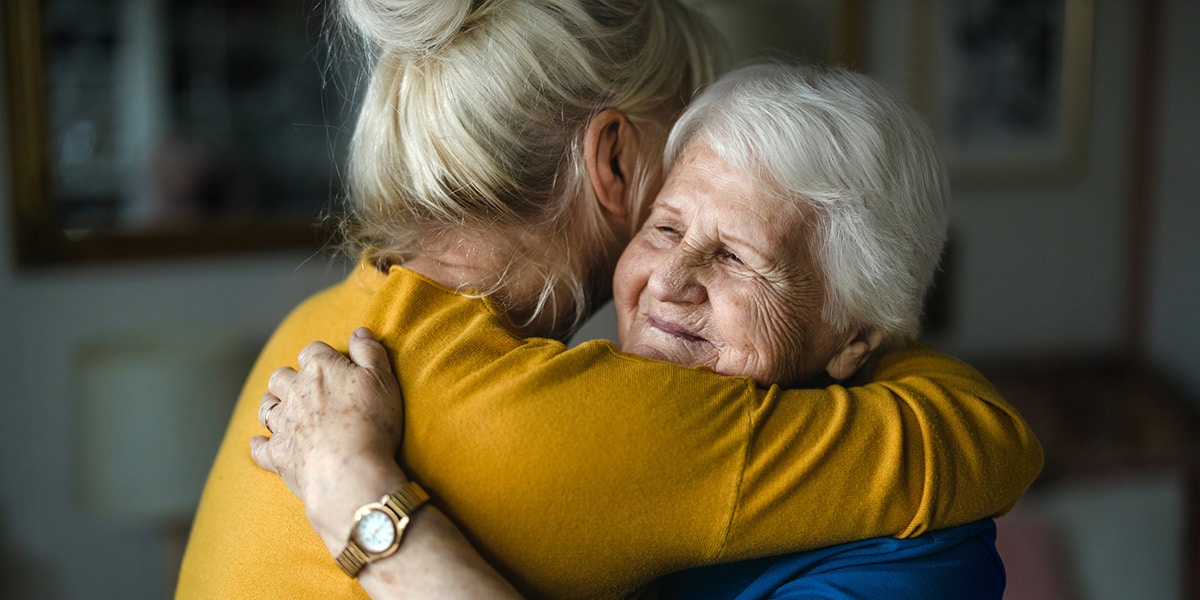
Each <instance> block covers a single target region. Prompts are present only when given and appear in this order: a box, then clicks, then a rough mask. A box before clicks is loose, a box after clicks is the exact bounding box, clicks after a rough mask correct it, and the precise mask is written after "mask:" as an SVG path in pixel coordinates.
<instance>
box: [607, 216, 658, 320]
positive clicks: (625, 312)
mask: <svg viewBox="0 0 1200 600" xmlns="http://www.w3.org/2000/svg"><path fill="white" fill-rule="evenodd" d="M649 264H650V257H649V254H648V250H647V249H646V248H645V243H644V242H640V241H639V238H637V237H635V238H634V239H633V241H632V242H630V244H629V247H628V248H626V249H625V252H624V253H623V254H621V259H620V260H619V261H617V269H616V272H615V273H614V274H613V305H614V307H615V308H616V310H617V326H618V329H619V330H620V331H624V329H625V328H626V327H627V326H628V325H631V324H632V323H631V322H630V319H631V317H632V316H633V315H634V314H635V313H636V312H637V305H638V298H639V297H640V296H641V293H642V290H644V289H645V288H646V282H647V281H648V280H649V269H648V265H649Z"/></svg>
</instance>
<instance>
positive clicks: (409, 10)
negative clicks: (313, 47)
mask: <svg viewBox="0 0 1200 600" xmlns="http://www.w3.org/2000/svg"><path fill="white" fill-rule="evenodd" d="M494 4H496V2H494V1H488V0H484V1H482V2H478V1H473V0H341V5H342V13H343V15H344V16H345V18H346V20H347V21H348V22H349V24H350V25H351V26H352V27H353V28H354V29H355V30H357V31H358V33H359V34H360V35H362V36H363V37H364V38H366V39H367V40H368V41H370V42H371V43H372V44H374V45H375V46H376V47H377V48H378V49H380V50H382V51H383V52H385V53H393V52H398V53H402V54H417V55H420V54H428V53H430V52H434V51H436V50H437V49H438V48H439V47H441V46H442V45H444V44H446V43H447V42H449V41H450V40H452V39H453V38H454V37H455V36H456V35H458V33H459V32H461V31H462V30H463V29H465V28H466V27H467V26H468V25H469V24H470V23H471V22H472V21H473V20H475V19H476V18H478V16H479V15H480V13H482V12H484V10H485V9H486V7H488V6H490V5H494Z"/></svg>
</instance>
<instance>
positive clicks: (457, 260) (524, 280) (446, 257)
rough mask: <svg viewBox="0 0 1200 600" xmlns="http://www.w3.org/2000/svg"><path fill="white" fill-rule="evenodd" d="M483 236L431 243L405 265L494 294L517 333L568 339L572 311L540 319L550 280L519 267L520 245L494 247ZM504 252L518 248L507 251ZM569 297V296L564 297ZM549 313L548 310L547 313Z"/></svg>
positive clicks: (448, 236) (455, 284)
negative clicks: (538, 309)
mask: <svg viewBox="0 0 1200 600" xmlns="http://www.w3.org/2000/svg"><path fill="white" fill-rule="evenodd" d="M493 239H494V238H491V237H489V236H484V235H480V234H479V232H477V231H473V232H463V234H462V235H457V234H444V235H441V236H438V239H437V240H433V241H432V242H431V243H427V244H426V250H425V251H423V252H422V253H420V254H418V255H416V256H414V257H412V258H411V259H409V260H407V261H405V262H404V266H405V267H406V268H408V269H411V270H413V271H415V272H417V273H420V274H422V275H424V276H425V277H428V278H430V279H432V280H433V281H436V282H438V283H439V284H441V285H443V286H446V287H448V288H452V289H460V290H479V291H482V292H485V293H488V294H489V295H490V297H491V298H492V299H493V300H494V301H496V302H497V303H498V304H499V305H500V306H501V307H502V308H503V309H504V310H505V312H507V313H508V316H509V319H510V320H511V321H512V323H513V326H514V329H515V330H516V332H517V333H518V334H519V335H522V336H525V337H548V338H562V337H563V336H565V333H564V330H565V329H566V327H565V323H564V322H568V321H569V319H570V317H571V316H572V315H573V313H571V311H570V310H569V309H568V310H560V311H558V313H559V314H558V317H559V318H557V319H555V318H554V315H551V314H543V315H539V316H538V317H537V318H533V317H534V310H535V307H536V306H537V301H538V298H539V296H540V294H541V291H542V288H543V285H544V281H545V280H544V279H543V278H542V277H543V276H542V274H540V273H538V272H537V270H536V269H523V268H513V265H514V264H516V265H519V264H520V263H522V262H523V261H520V260H515V261H514V260H513V256H514V255H515V254H516V252H517V250H516V248H519V247H520V245H519V244H511V242H507V243H506V242H501V243H499V244H496V243H492V242H491V240H493ZM500 248H512V250H510V251H509V252H503V251H501V250H500ZM562 297H567V296H565V295H564V296H562ZM543 312H545V311H543Z"/></svg>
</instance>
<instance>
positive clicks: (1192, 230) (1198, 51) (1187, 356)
mask: <svg viewBox="0 0 1200 600" xmlns="http://www.w3.org/2000/svg"><path fill="white" fill-rule="evenodd" d="M1164 16H1165V19H1164V22H1163V30H1164V34H1165V35H1164V36H1163V40H1162V47H1163V51H1164V53H1165V60H1164V61H1163V66H1162V77H1163V79H1164V81H1163V91H1162V98H1161V103H1160V109H1159V113H1158V114H1159V118H1160V119H1161V121H1160V126H1159V127H1158V131H1159V134H1158V135H1159V140H1160V144H1159V146H1158V154H1157V155H1156V159H1157V164H1158V170H1157V175H1158V180H1157V182H1156V183H1157V185H1158V187H1157V188H1156V189H1155V190H1154V191H1155V194H1154V200H1155V201H1154V205H1155V216H1156V217H1157V218H1156V220H1155V222H1154V228H1153V230H1152V232H1153V233H1152V235H1151V240H1152V259H1153V262H1152V264H1151V265H1150V267H1149V268H1150V285H1151V288H1150V289H1151V292H1150V303H1149V312H1150V314H1149V315H1148V316H1149V319H1148V329H1149V331H1148V343H1149V346H1150V353H1151V356H1152V357H1153V359H1154V361H1155V363H1156V364H1158V365H1159V366H1160V367H1162V368H1163V369H1165V370H1166V371H1167V372H1169V373H1171V374H1172V375H1173V376H1174V377H1175V378H1176V380H1177V381H1179V382H1180V383H1181V384H1183V385H1186V386H1187V387H1188V388H1189V389H1190V390H1192V394H1193V396H1194V397H1195V396H1200V349H1197V343H1198V342H1200V315H1198V314H1197V305H1198V304H1200V303H1198V302H1197V299H1200V198H1198V196H1200V168H1198V167H1200V158H1197V157H1200V119H1198V118H1196V107H1200V81H1198V80H1197V77H1196V74H1197V63H1198V61H1200V36H1197V35H1196V31H1197V27H1200V3H1196V2H1184V1H1181V0H1176V1H1174V2H1169V3H1167V10H1166V11H1165V15H1164Z"/></svg>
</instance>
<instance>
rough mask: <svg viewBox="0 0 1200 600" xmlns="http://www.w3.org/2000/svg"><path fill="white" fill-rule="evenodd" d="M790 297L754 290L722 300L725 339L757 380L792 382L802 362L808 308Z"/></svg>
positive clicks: (778, 292) (807, 326) (809, 319)
mask: <svg viewBox="0 0 1200 600" xmlns="http://www.w3.org/2000/svg"><path fill="white" fill-rule="evenodd" d="M793 296H794V295H788V294H785V293H782V292H780V291H778V290H764V289H758V290H754V291H753V293H749V294H745V295H742V296H739V297H736V298H731V299H730V300H729V301H728V302H726V303H724V304H725V307H724V310H723V311H722V312H723V313H724V315H723V317H724V318H723V319H722V321H723V322H724V323H725V326H724V327H723V329H724V330H725V331H726V332H728V337H727V339H726V341H727V342H730V345H731V346H732V347H737V348H740V349H741V351H742V352H743V353H745V355H746V357H747V361H746V362H747V363H748V364H751V365H753V368H754V370H755V371H756V373H755V379H757V380H759V381H762V382H769V383H787V382H790V381H793V380H794V379H795V378H796V375H797V371H798V370H800V369H801V367H802V365H803V363H804V354H805V352H804V349H805V346H806V341H807V340H806V335H807V332H808V331H809V329H810V327H809V326H810V324H811V315H810V314H809V313H810V312H811V311H808V310H805V307H804V306H801V305H798V304H797V303H796V299H795V298H794V297H793Z"/></svg>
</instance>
